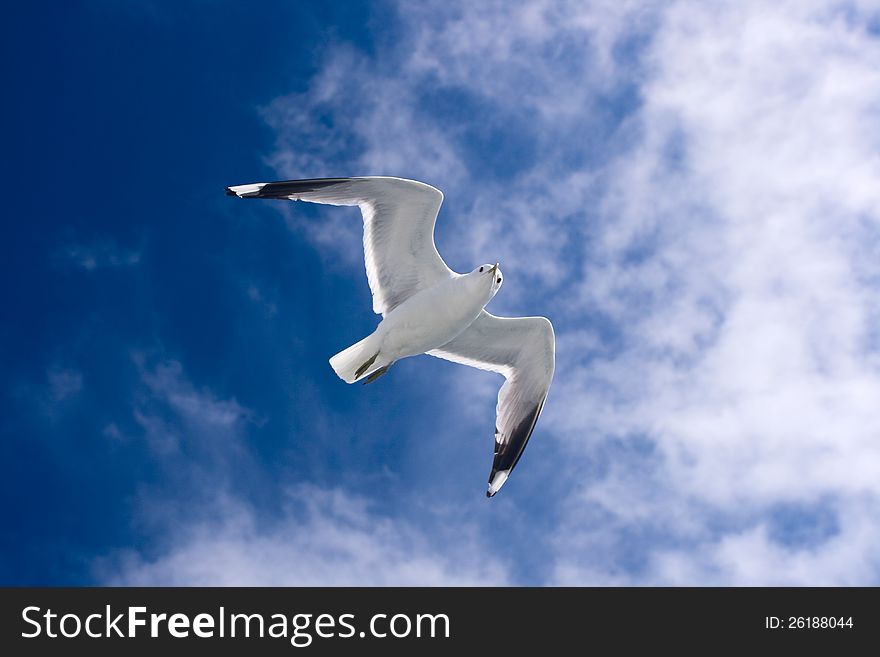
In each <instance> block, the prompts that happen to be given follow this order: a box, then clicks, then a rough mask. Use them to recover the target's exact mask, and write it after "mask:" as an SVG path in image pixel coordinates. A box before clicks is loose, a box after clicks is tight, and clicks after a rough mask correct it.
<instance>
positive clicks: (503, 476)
mask: <svg viewBox="0 0 880 657" xmlns="http://www.w3.org/2000/svg"><path fill="white" fill-rule="evenodd" d="M509 475H510V470H499V471H498V472H495V471H493V472H492V474H491V476H490V477H489V489H488V490H487V491H486V497H495V493H497V492H498V491H499V490H501V487H502V486H503V485H504V482H505V481H507V477H508V476H509Z"/></svg>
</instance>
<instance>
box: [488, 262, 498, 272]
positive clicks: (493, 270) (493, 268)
mask: <svg viewBox="0 0 880 657" xmlns="http://www.w3.org/2000/svg"><path fill="white" fill-rule="evenodd" d="M498 265H499V263H497V262H496V263H495V266H494V267H492V269H490V270H489V273H490V274H494V273H495V272H496V271H497V270H498Z"/></svg>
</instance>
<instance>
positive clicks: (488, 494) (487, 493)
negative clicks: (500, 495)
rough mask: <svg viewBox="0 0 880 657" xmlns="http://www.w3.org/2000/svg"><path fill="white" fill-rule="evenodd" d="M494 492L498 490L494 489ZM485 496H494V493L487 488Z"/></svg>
mask: <svg viewBox="0 0 880 657" xmlns="http://www.w3.org/2000/svg"><path fill="white" fill-rule="evenodd" d="M496 492H498V491H496ZM486 497H487V498H488V497H495V493H493V492H491V491H488V490H487V491H486Z"/></svg>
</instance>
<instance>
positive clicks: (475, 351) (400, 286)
mask: <svg viewBox="0 0 880 657" xmlns="http://www.w3.org/2000/svg"><path fill="white" fill-rule="evenodd" d="M226 193H227V194H228V195H230V196H238V197H239V198H268V199H285V200H292V201H309V202H311V203H324V204H329V205H357V206H359V207H360V210H361V214H362V215H363V220H364V260H365V261H366V269H367V280H368V282H369V284H370V291H371V292H372V294H373V310H374V311H375V312H376V314H379V315H382V317H383V319H382V321H381V322H380V323H379V326H378V327H377V328H376V330H375V331H374V332H373V333H371V334H370V335H368V336H367V337H365V338H364V339H363V340H361V341H360V342H357V343H356V344H354V345H352V346H350V347H348V348H347V349H344V350H342V351H341V352H339V353H338V354H336V355H335V356H333V357H332V358H331V359H330V365H331V367H332V368H333V370H334V371H335V372H336V374H337V375H338V376H339V378H341V379H342V380H343V381H345V382H346V383H354V382H356V381H361V380H364V382H365V383H371V382H373V381H375V380H376V379H378V378H379V377H380V376H382V375H383V374H385V373H386V372H387V371H388V369H389V368H390V367H391V366H392V365H393V364H394V363H395V362H396V361H398V360H400V359H401V358H407V357H409V356H416V355H419V354H425V353H427V354H430V355H431V356H436V357H438V358H443V359H445V360H449V361H452V362H455V363H461V364H462V365H469V366H471V367H476V368H479V369H482V370H489V371H492V372H497V373H499V374H501V375H503V376H504V378H505V379H506V380H505V382H504V384H503V385H502V386H501V390H500V391H499V392H498V404H497V407H496V420H495V458H494V460H493V462H492V470H491V471H490V473H489V484H488V490H487V491H486V497H493V496H494V495H495V494H496V493H497V492H498V491H499V489H500V488H501V487H502V486H503V485H504V482H505V481H507V478H508V477H509V476H510V473H511V472H512V471H513V469H514V468H515V467H516V464H517V463H518V462H519V459H520V457H521V456H522V453H523V450H525V448H526V444H527V443H528V441H529V438H530V437H531V435H532V431H534V429H535V423H536V422H537V421H538V416H539V415H540V414H541V410H542V409H543V407H544V400H545V399H546V398H547V391H548V390H549V389H550V382H551V381H552V379H553V371H554V368H555V352H556V337H555V335H554V333H553V325H552V324H551V323H550V320H548V319H547V318H545V317H496V316H495V315H492V314H490V313H488V312H486V309H485V306H486V304H487V303H488V302H489V301H490V300H491V299H492V297H494V296H495V294H496V293H497V292H498V290H499V289H500V288H501V284H502V282H503V280H504V276H503V275H502V273H501V267H500V266H499V263H498V262H496V263H495V264H494V265H492V264H482V265H480V266H478V267H475V268H474V269H473V271H471V272H469V273H467V274H458V273H456V272H454V271H452V270H451V269H450V268H449V267H448V266H447V265H446V263H445V262H444V261H443V258H441V257H440V254H439V253H438V252H437V247H436V246H435V245H434V224H435V223H436V221H437V213H438V212H439V211H440V205H441V204H442V203H443V193H442V192H441V191H440V190H438V189H436V188H434V187H431V186H430V185H427V184H425V183H422V182H418V181H415V180H406V179H403V178H392V177H385V176H364V177H359V178H317V179H310V180H286V181H282V182H269V183H253V184H249V185H236V186H233V187H227V188H226Z"/></svg>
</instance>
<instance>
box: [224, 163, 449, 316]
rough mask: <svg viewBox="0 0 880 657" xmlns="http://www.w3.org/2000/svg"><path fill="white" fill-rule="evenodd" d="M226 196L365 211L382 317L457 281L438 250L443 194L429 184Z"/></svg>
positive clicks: (328, 182) (246, 188) (361, 183)
mask: <svg viewBox="0 0 880 657" xmlns="http://www.w3.org/2000/svg"><path fill="white" fill-rule="evenodd" d="M226 193H227V194H230V195H234V196H239V197H241V198H275V199H290V200H293V201H309V202H311V203H325V204H329V205H357V206H359V207H360V209H361V214H362V215H363V218H364V260H365V263H366V268H367V280H368V281H369V283H370V290H371V291H372V293H373V310H374V311H375V312H376V313H378V314H381V315H387V314H388V313H389V312H391V311H392V310H393V309H394V308H395V307H397V306H398V305H400V304H401V303H402V302H403V301H405V300H406V299H408V298H409V297H411V296H412V295H413V294H415V293H416V292H419V291H420V290H423V289H425V288H427V287H430V286H432V285H434V284H435V283H437V282H439V281H440V280H443V279H444V278H449V277H451V276H452V275H453V272H452V271H451V270H450V269H449V267H447V266H446V263H445V262H443V259H442V258H441V257H440V254H439V253H437V247H436V246H435V245H434V224H435V222H436V220H437V212H438V211H439V210H440V204H441V203H443V193H442V192H440V190H438V189H435V188H434V187H431V186H430V185H426V184H425V183H421V182H417V181H415V180H405V179H403V178H388V177H379V176H366V177H362V178H318V179H314V180H287V181H283V182H270V183H254V184H250V185H237V186H235V187H227V188H226Z"/></svg>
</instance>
